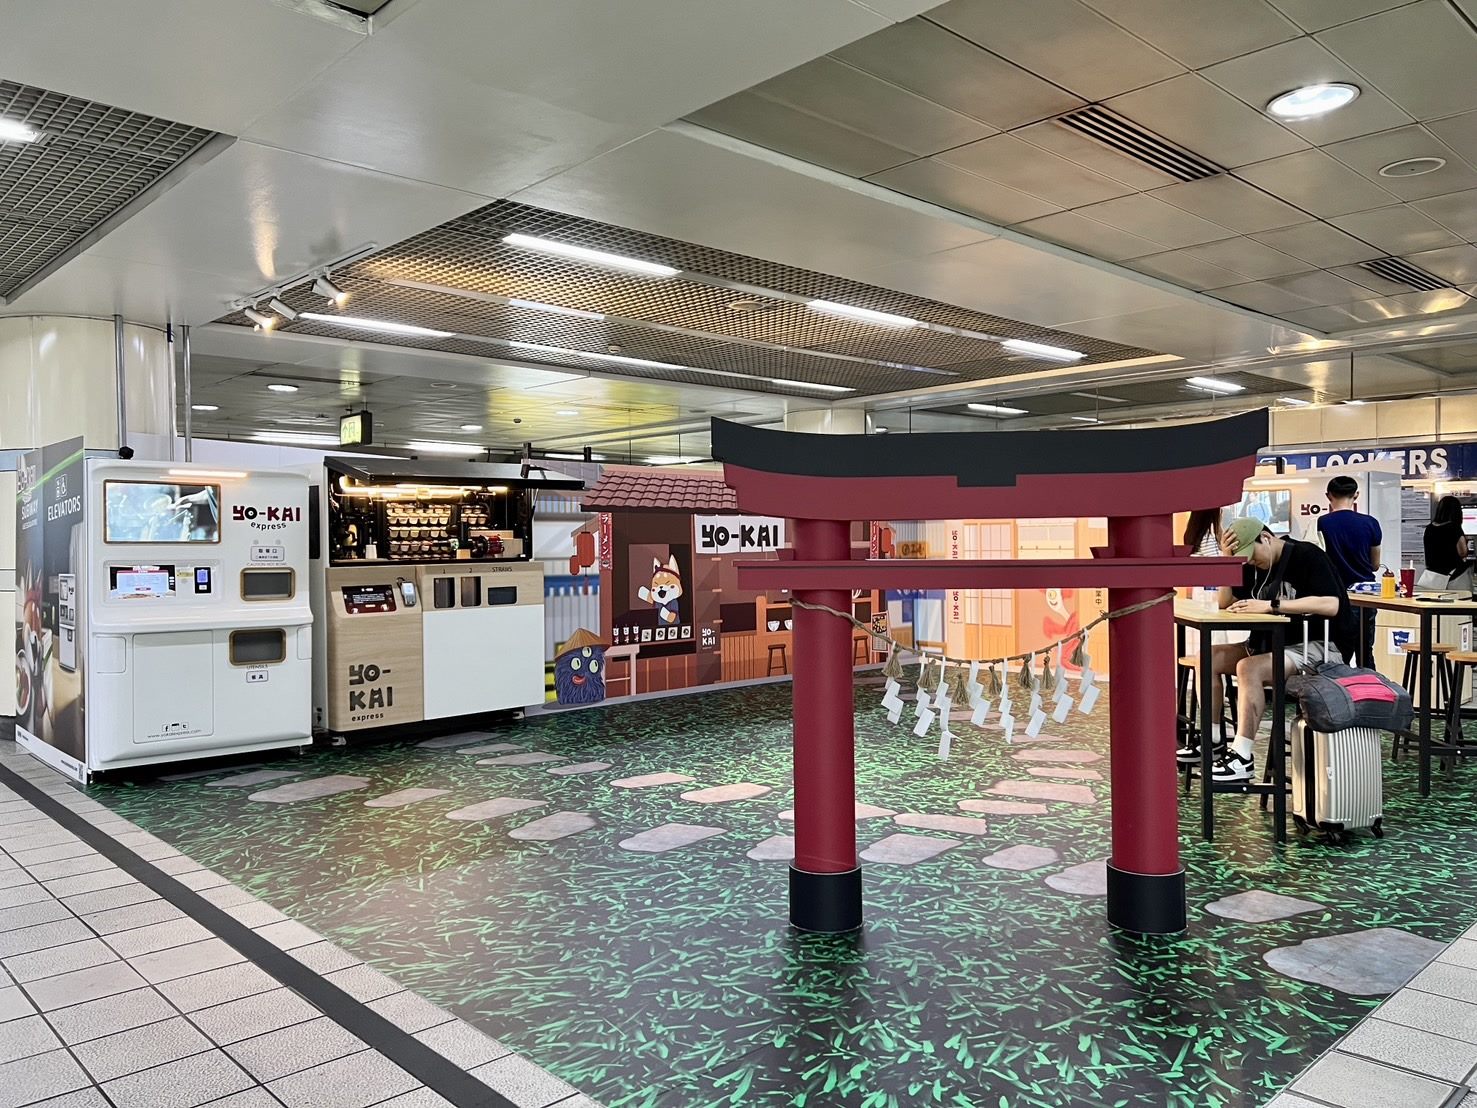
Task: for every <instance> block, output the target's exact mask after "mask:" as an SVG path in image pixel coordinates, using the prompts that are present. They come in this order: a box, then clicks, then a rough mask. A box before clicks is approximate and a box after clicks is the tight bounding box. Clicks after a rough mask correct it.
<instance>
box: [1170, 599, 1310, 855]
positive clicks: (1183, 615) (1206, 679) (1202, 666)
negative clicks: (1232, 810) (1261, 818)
mask: <svg viewBox="0 0 1477 1108" xmlns="http://www.w3.org/2000/svg"><path fill="white" fill-rule="evenodd" d="M1291 622H1292V621H1291V620H1290V619H1288V617H1287V616H1274V615H1254V614H1252V613H1250V612H1229V611H1226V610H1224V609H1219V608H1218V609H1215V610H1211V609H1207V608H1205V607H1202V606H1201V605H1199V604H1196V603H1193V602H1191V601H1186V600H1177V601H1175V604H1174V624H1175V634H1176V636H1177V638H1178V642H1177V644H1176V649H1177V651H1178V654H1179V657H1181V658H1183V657H1184V656H1185V628H1187V627H1194V628H1196V629H1197V630H1198V631H1199V632H1200V657H1199V665H1198V666H1197V668H1196V673H1197V677H1196V678H1195V683H1196V688H1197V690H1198V693H1199V697H1200V833H1201V835H1203V836H1204V838H1205V841H1206V842H1210V841H1211V840H1212V839H1214V838H1215V806H1214V800H1215V794H1216V793H1243V794H1250V793H1256V794H1259V795H1261V796H1262V797H1263V798H1265V797H1266V796H1268V795H1270V796H1271V798H1272V820H1273V824H1274V826H1275V833H1276V836H1277V841H1278V842H1279V843H1282V842H1286V841H1287V765H1286V758H1285V753H1286V750H1285V748H1286V746H1287V718H1286V717H1287V659H1286V657H1285V654H1284V652H1285V650H1286V648H1287V626H1288V624H1289V623H1291ZM1215 631H1268V632H1270V634H1271V639H1272V738H1271V742H1270V743H1269V744H1268V745H1269V749H1268V752H1267V756H1268V768H1269V770H1270V780H1267V781H1264V782H1262V783H1257V782H1254V781H1234V782H1231V781H1225V782H1216V781H1215V780H1213V779H1212V777H1211V768H1212V767H1211V757H1210V754H1211V747H1212V746H1213V745H1214V743H1213V741H1212V734H1213V733H1214V732H1213V730H1212V729H1213V728H1214V727H1215V726H1216V725H1217V724H1218V723H1219V721H1218V720H1214V719H1212V712H1211V706H1212V704H1213V702H1214V699H1215V698H1214V697H1213V696H1212V689H1213V688H1214V681H1215V678H1214V676H1213V675H1212V673H1211V652H1212V649H1213V647H1214V642H1213V639H1214V636H1213V632H1215ZM1253 737H1254V736H1253Z"/></svg>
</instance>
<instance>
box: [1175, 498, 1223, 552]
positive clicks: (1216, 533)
mask: <svg viewBox="0 0 1477 1108" xmlns="http://www.w3.org/2000/svg"><path fill="white" fill-rule="evenodd" d="M1184 543H1185V545H1186V546H1188V547H1189V548H1190V556H1191V557H1193V558H1219V557H1220V556H1221V510H1220V509H1219V508H1201V509H1200V510H1199V511H1197V512H1191V513H1190V518H1189V521H1188V522H1186V524H1185V537H1184Z"/></svg>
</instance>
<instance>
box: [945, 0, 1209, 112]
mask: <svg viewBox="0 0 1477 1108" xmlns="http://www.w3.org/2000/svg"><path fill="white" fill-rule="evenodd" d="M928 18H929V19H930V20H932V21H933V22H935V23H940V24H942V25H943V26H945V27H948V28H949V29H950V30H952V31H955V32H957V33H958V34H961V35H963V36H964V37H965V38H967V39H969V40H970V41H971V42H975V43H978V44H979V45H980V46H983V47H984V48H985V49H987V50H990V51H992V52H994V53H996V54H999V55H1001V56H1003V57H1005V58H1008V59H1009V60H1011V61H1013V62H1015V63H1016V64H1017V65H1020V66H1023V67H1024V68H1026V69H1029V70H1030V71H1031V72H1033V73H1036V74H1038V75H1040V76H1042V77H1044V78H1046V79H1047V80H1048V81H1051V82H1053V83H1055V84H1058V85H1060V86H1061V87H1062V88H1065V89H1069V90H1070V91H1072V92H1074V93H1076V94H1077V95H1078V96H1081V97H1083V98H1084V99H1087V100H1105V99H1107V98H1108V97H1110V96H1113V95H1116V94H1117V93H1120V92H1126V91H1128V90H1129V89H1135V88H1140V87H1142V86H1144V85H1148V84H1152V83H1154V82H1155V81H1162V80H1164V79H1165V78H1166V77H1173V76H1174V75H1175V74H1177V73H1182V72H1184V67H1183V66H1181V65H1180V64H1179V63H1178V62H1176V61H1174V60H1173V59H1172V58H1170V57H1168V56H1167V55H1165V54H1162V53H1160V52H1159V51H1158V50H1155V49H1154V48H1153V47H1151V46H1149V45H1148V44H1147V43H1145V42H1143V41H1142V40H1141V39H1139V38H1137V37H1135V36H1133V35H1131V34H1129V33H1128V32H1127V31H1125V30H1123V28H1121V27H1119V26H1117V25H1116V24H1114V23H1113V22H1111V21H1110V20H1108V19H1105V18H1104V17H1103V16H1101V15H1099V14H1098V13H1097V12H1095V11H1093V10H1092V9H1090V8H1088V7H1086V6H1085V5H1083V4H1080V3H1078V2H1077V0H952V2H951V3H948V4H945V5H944V6H943V7H940V8H935V9H933V10H932V11H930V12H929V13H928Z"/></svg>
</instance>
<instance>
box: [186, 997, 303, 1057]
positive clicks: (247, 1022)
mask: <svg viewBox="0 0 1477 1108" xmlns="http://www.w3.org/2000/svg"><path fill="white" fill-rule="evenodd" d="M320 1014H321V1013H320V1012H319V1011H318V1009H316V1008H314V1007H313V1006H312V1005H311V1004H309V1003H308V1002H307V1001H306V1000H304V999H303V998H302V997H300V996H298V995H297V994H296V993H294V992H292V991H291V990H289V989H274V990H273V991H271V992H269V993H259V994H257V995H256V996H248V997H244V998H242V999H241V1000H232V1001H228V1002H227V1003H225V1004H217V1005H216V1006H215V1007H214V1008H202V1009H201V1010H200V1011H198V1012H195V1013H194V1014H192V1015H191V1016H190V1019H191V1020H193V1021H194V1023H195V1026H196V1027H198V1028H200V1030H201V1031H204V1032H205V1033H206V1034H207V1035H209V1036H210V1037H211V1039H213V1040H214V1041H215V1042H217V1043H219V1044H220V1045H221V1046H230V1045H231V1044H232V1043H239V1042H240V1041H241V1040H243V1039H251V1038H255V1037H256V1036H257V1035H265V1034H266V1033H267V1032H268V1031H276V1030H277V1029H278V1028H279V1027H289V1026H291V1025H292V1024H296V1023H306V1022H307V1021H308V1020H310V1019H316V1018H317V1017H318V1016H319V1015H320Z"/></svg>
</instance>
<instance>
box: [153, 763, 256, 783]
mask: <svg viewBox="0 0 1477 1108" xmlns="http://www.w3.org/2000/svg"><path fill="white" fill-rule="evenodd" d="M260 768H261V763H260V762H247V763H246V764H245V765H240V766H233V767H232V768H231V772H233V773H245V772H246V771H247V770H249V769H260ZM222 772H224V771H223V770H221V769H220V768H219V767H216V768H214V769H192V770H188V771H186V772H185V773H163V774H160V775H159V780H161V781H196V780H199V779H200V778H201V777H216V776H219V775H220V774H221V773H222Z"/></svg>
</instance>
